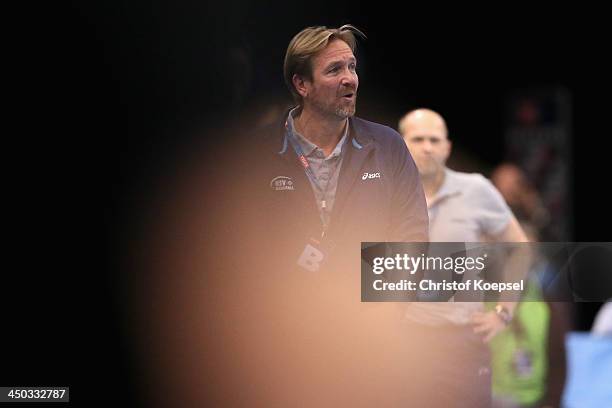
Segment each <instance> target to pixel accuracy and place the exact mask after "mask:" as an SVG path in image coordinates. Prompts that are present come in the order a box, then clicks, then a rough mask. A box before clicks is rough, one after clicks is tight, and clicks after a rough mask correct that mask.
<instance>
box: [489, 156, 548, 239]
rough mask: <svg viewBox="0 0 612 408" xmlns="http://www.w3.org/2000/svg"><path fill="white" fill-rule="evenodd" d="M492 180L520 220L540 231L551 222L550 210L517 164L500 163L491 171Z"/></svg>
mask: <svg viewBox="0 0 612 408" xmlns="http://www.w3.org/2000/svg"><path fill="white" fill-rule="evenodd" d="M491 181H492V182H493V185H495V187H496V188H497V190H498V191H499V192H500V193H501V195H502V197H504V200H506V203H507V204H508V206H509V207H510V209H511V210H512V212H513V213H514V215H515V216H516V218H517V219H518V221H519V222H525V223H529V225H532V226H533V227H534V228H536V229H537V230H538V231H540V232H542V231H544V230H545V229H546V227H547V225H548V223H549V222H550V215H549V213H548V210H546V208H545V207H544V204H543V202H542V199H541V198H540V195H539V193H538V191H537V190H536V189H535V187H533V185H532V183H530V182H529V180H528V179H527V177H526V176H525V173H524V172H523V171H522V170H521V169H520V168H519V167H518V166H517V165H515V164H513V163H502V164H500V165H498V166H497V167H495V169H494V170H493V172H492V173H491Z"/></svg>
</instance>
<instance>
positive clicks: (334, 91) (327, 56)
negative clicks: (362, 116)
mask: <svg viewBox="0 0 612 408" xmlns="http://www.w3.org/2000/svg"><path fill="white" fill-rule="evenodd" d="M356 67H357V60H356V59H355V56H354V55H353V52H352V51H351V48H350V47H349V46H348V44H346V43H345V42H344V41H342V40H332V41H331V42H330V43H329V44H328V45H327V48H325V49H324V50H323V51H321V52H319V53H318V54H317V55H316V56H315V57H314V58H313V59H312V80H311V81H310V80H306V81H304V86H305V88H306V96H304V106H305V107H308V108H311V109H313V110H315V111H317V112H318V113H320V114H323V115H326V116H334V117H336V118H339V119H346V118H348V117H350V116H353V115H354V114H355V103H356V101H357V88H358V86H359V78H358V77H357V72H356V71H355V69H356Z"/></svg>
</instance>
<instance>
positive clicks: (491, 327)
mask: <svg viewBox="0 0 612 408" xmlns="http://www.w3.org/2000/svg"><path fill="white" fill-rule="evenodd" d="M399 132H400V133H401V134H402V137H403V138H404V141H405V143H406V145H407V146H408V149H409V150H410V153H411V154H412V156H413V158H414V160H415V162H416V165H417V168H418V170H419V174H420V176H421V181H422V183H423V189H424V192H425V197H426V201H427V209H428V213H429V220H430V221H429V236H430V241H432V242H488V241H491V240H493V241H498V242H525V241H527V239H526V237H525V234H524V233H523V231H522V229H521V227H520V225H519V224H518V222H517V221H516V219H515V217H514V215H513V214H512V212H511V210H510V209H509V207H508V205H507V204H506V203H505V201H504V200H503V198H502V197H501V195H500V194H499V192H498V191H497V190H496V189H495V187H493V185H492V184H491V183H490V182H489V181H488V180H487V179H486V178H484V177H483V176H482V175H480V174H468V173H460V172H456V171H453V170H451V169H449V168H448V167H446V161H447V160H448V157H449V156H450V153H451V149H452V144H451V141H450V140H449V139H448V130H447V128H446V123H445V121H444V119H443V118H442V116H440V115H439V114H438V113H436V112H434V111H432V110H429V109H417V110H414V111H412V112H409V113H408V114H406V115H405V116H404V117H403V118H402V119H401V120H400V122H399ZM514 307H515V303H512V302H500V303H499V304H498V305H497V307H496V308H495V311H489V312H485V310H484V306H483V304H482V302H457V303H454V302H436V303H434V302H420V303H410V304H409V307H408V311H407V313H406V319H407V320H408V322H409V324H410V325H411V326H412V327H411V332H413V333H414V336H415V337H420V341H421V342H422V343H423V345H424V347H420V348H419V349H420V350H422V353H421V354H422V355H419V356H418V357H419V358H421V360H419V362H420V363H422V366H423V367H427V370H429V371H427V372H429V373H430V376H431V377H435V382H434V383H433V385H432V384H429V383H428V381H427V380H428V379H427V378H424V376H420V380H423V381H422V382H421V384H420V386H419V387H416V389H417V390H416V391H415V392H417V393H418V392H419V390H426V391H424V392H425V393H427V394H426V395H424V396H423V399H422V401H425V402H426V403H428V404H431V403H433V405H436V406H437V405H440V406H453V407H455V406H466V407H488V406H490V403H491V402H490V400H491V388H490V362H489V355H488V349H487V347H486V344H485V343H486V342H488V341H490V340H491V339H492V338H493V337H494V336H495V335H496V334H497V333H499V332H500V331H501V330H503V329H504V328H505V326H506V325H507V324H508V322H509V319H510V318H511V316H512V312H513V310H514ZM424 355H426V356H427V357H425V356H424ZM442 373H443V375H440V374H442ZM441 378H442V380H441ZM432 386H439V387H440V390H441V392H439V393H435V392H431V393H428V391H427V390H428V389H429V388H431V387H432ZM442 390H447V391H442ZM433 405H432V406H433Z"/></svg>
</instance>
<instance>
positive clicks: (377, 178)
mask: <svg viewBox="0 0 612 408" xmlns="http://www.w3.org/2000/svg"><path fill="white" fill-rule="evenodd" d="M264 133H265V135H264V137H263V140H264V142H263V144H262V146H260V147H263V150H264V151H263V152H262V153H261V154H257V156H255V157H252V158H253V159H255V158H256V159H257V161H258V162H259V163H260V166H259V170H260V171H262V174H260V177H263V179H260V182H259V183H258V186H259V187H258V188H260V189H265V191H266V192H267V194H265V198H264V203H263V207H262V210H263V209H265V210H263V211H262V215H263V220H265V230H266V232H267V236H268V237H272V239H273V240H278V239H280V241H281V244H280V247H282V250H280V249H279V251H278V253H279V255H280V256H283V257H284V256H287V257H288V258H289V259H294V260H295V259H297V258H298V257H299V255H300V253H301V251H302V250H303V249H304V246H305V245H306V244H307V243H308V242H311V240H314V241H318V242H317V243H318V244H320V245H321V246H322V247H324V248H326V250H329V254H330V256H331V258H332V259H336V260H337V259H339V258H345V257H351V258H353V260H354V261H356V262H357V261H358V260H359V251H360V245H359V244H360V242H374V241H376V242H378V241H396V242H397V241H417V242H423V241H427V240H428V215H427V205H426V201H425V195H424V193H423V188H422V184H421V181H420V178H419V173H418V170H417V168H416V165H415V163H414V161H413V159H412V156H411V155H410V153H409V152H408V149H407V147H406V145H405V143H404V141H403V140H402V138H401V136H400V135H399V134H398V133H397V132H396V131H394V130H393V129H391V128H389V127H387V126H383V125H380V124H376V123H373V122H369V121H366V120H363V119H359V118H350V119H349V135H348V136H349V137H348V140H347V141H346V144H345V145H344V149H345V151H344V154H345V156H344V159H343V163H342V167H341V169H340V176H339V179H338V188H337V190H336V200H335V204H334V207H333V210H332V215H331V221H330V224H329V227H328V229H327V231H326V233H325V235H324V236H322V223H321V219H320V216H319V212H318V208H317V204H316V202H315V197H314V193H313V191H312V187H311V185H310V181H309V180H308V177H307V176H306V174H305V172H304V168H303V167H302V165H301V164H300V163H299V160H298V158H297V156H296V154H295V151H294V150H293V149H292V147H291V144H290V143H289V141H288V140H287V136H286V132H285V126H284V119H283V123H282V124H281V125H280V126H273V127H269V128H267V129H266V130H265V132H264ZM260 140H261V139H260ZM263 220H262V221H263Z"/></svg>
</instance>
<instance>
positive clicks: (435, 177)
mask: <svg viewBox="0 0 612 408" xmlns="http://www.w3.org/2000/svg"><path fill="white" fill-rule="evenodd" d="M445 176H446V173H445V172H444V169H443V168H442V169H440V171H438V172H436V173H434V174H432V175H429V176H423V175H421V182H422V183H423V192H424V193H425V199H426V200H427V203H430V202H431V201H432V200H433V199H434V198H435V196H436V194H437V193H438V191H440V188H441V187H442V184H443V183H444V178H445Z"/></svg>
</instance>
